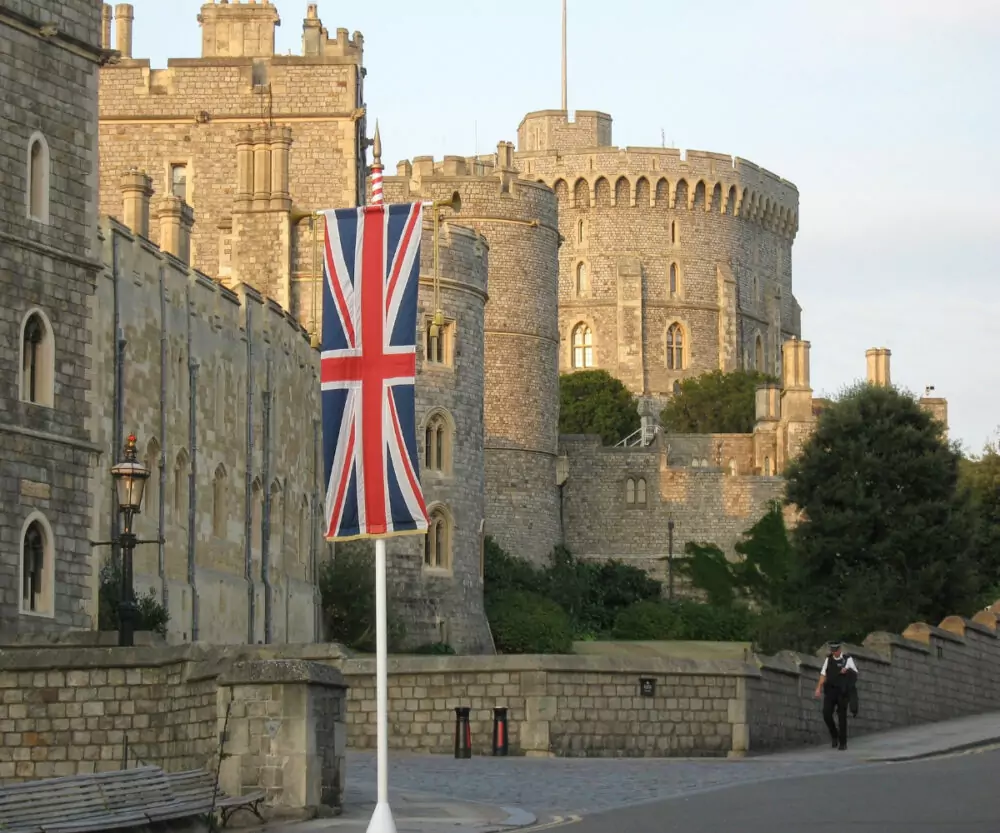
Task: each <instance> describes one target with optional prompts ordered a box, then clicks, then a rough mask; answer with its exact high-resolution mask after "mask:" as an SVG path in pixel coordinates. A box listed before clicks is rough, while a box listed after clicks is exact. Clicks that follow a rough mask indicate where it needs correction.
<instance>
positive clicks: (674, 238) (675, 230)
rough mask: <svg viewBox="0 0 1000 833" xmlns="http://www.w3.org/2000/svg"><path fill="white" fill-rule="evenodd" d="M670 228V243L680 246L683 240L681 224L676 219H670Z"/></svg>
mask: <svg viewBox="0 0 1000 833" xmlns="http://www.w3.org/2000/svg"><path fill="white" fill-rule="evenodd" d="M668 230H669V233H670V245H671V246H679V245H680V242H681V230H680V226H678V225H677V221H676V220H671V221H670V227H669V229H668Z"/></svg>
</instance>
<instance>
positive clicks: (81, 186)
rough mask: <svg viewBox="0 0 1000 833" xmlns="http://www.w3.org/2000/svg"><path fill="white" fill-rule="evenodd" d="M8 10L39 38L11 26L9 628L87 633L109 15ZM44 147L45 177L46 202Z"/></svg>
mask: <svg viewBox="0 0 1000 833" xmlns="http://www.w3.org/2000/svg"><path fill="white" fill-rule="evenodd" d="M4 9H5V10H6V11H9V12H11V13H13V14H15V15H20V16H21V17H22V19H23V20H24V21H25V23H26V25H30V27H32V28H33V29H34V30H35V34H29V33H28V32H26V31H24V30H23V29H22V28H20V27H18V28H15V27H13V26H9V25H7V24H6V23H2V22H0V43H2V44H3V49H0V77H2V78H3V100H4V117H3V119H2V120H0V170H2V171H3V175H2V176H0V296H2V298H3V300H2V302H0V627H8V628H12V629H15V630H25V631H40V630H54V629H62V628H67V627H85V626H86V625H87V624H88V623H89V617H88V615H87V609H86V607H87V603H88V597H89V594H90V576H89V571H90V567H89V564H88V561H87V558H88V554H89V552H90V545H89V542H88V534H87V533H88V515H89V502H90V496H89V495H88V493H87V490H86V482H87V480H86V478H87V473H88V470H89V467H90V466H91V465H93V464H95V463H96V462H97V460H98V455H97V453H96V451H95V449H94V447H93V446H92V444H91V443H90V442H89V439H88V436H87V421H88V419H89V418H90V414H91V405H90V402H89V401H88V398H87V392H88V389H89V387H90V384H91V377H90V374H89V369H88V364H87V356H86V347H87V343H88V341H89V339H90V337H91V336H90V333H91V324H92V322H91V312H90V309H89V301H90V298H91V297H92V296H93V294H94V290H95V283H96V275H97V272H98V271H99V270H100V263H99V257H98V253H97V252H96V251H95V244H96V232H97V212H96V197H97V194H96V189H97V98H96V96H97V73H98V60H99V54H100V49H99V46H100V25H101V14H100V7H99V6H98V5H95V4H94V3H91V2H84V0H65V1H64V2H52V0H13V1H12V2H5V3H4ZM44 24H54V25H55V27H56V28H57V30H58V31H57V33H56V34H55V35H53V36H52V37H43V36H41V35H40V34H38V27H41V26H43V25H44ZM33 143H37V144H33ZM33 146H34V147H36V150H37V156H36V167H35V168H34V170H36V171H37V172H38V173H39V174H40V176H39V177H37V178H36V182H37V183H38V185H39V186H40V187H39V189H38V194H37V195H36V199H35V202H34V203H33V202H32V201H31V198H30V193H31V181H30V172H31V170H32V168H31V167H30V166H31V163H30V158H31V151H32V147H33ZM38 197H41V199H38ZM36 314H37V316H38V319H40V320H42V321H44V327H43V328H42V331H43V332H42V341H41V342H40V345H39V350H40V359H39V362H38V365H37V366H38V367H39V384H38V386H37V391H36V394H37V395H36V398H35V399H34V401H27V400H29V399H30V395H26V392H27V386H24V387H22V384H23V380H22V367H23V364H22V360H23V353H22V346H23V334H24V332H25V326H26V324H27V322H28V321H29V319H31V317H32V316H34V315H36ZM32 524H34V527H32ZM29 529H41V530H42V545H43V552H44V561H43V565H42V569H41V570H40V571H39V576H38V577H39V579H40V581H39V584H38V586H37V587H36V588H35V589H36V590H38V591H39V592H38V595H37V597H36V594H35V593H32V594H31V595H32V596H33V597H36V601H37V604H36V605H35V607H34V609H32V605H31V602H30V601H29V603H28V604H27V605H26V606H25V605H24V604H23V600H22V588H23V586H24V585H23V583H22V582H23V578H24V576H23V572H22V567H23V566H24V565H23V561H22V545H23V543H24V541H25V537H26V534H27V533H28V531H29ZM29 571H30V567H29Z"/></svg>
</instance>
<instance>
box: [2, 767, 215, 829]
mask: <svg viewBox="0 0 1000 833" xmlns="http://www.w3.org/2000/svg"><path fill="white" fill-rule="evenodd" d="M206 774H207V773H206ZM211 805H212V802H211V796H209V798H208V800H207V801H205V800H201V801H199V800H197V798H196V797H194V796H191V797H187V796H185V797H179V796H177V795H175V794H174V793H173V792H172V791H171V788H170V783H169V781H168V778H167V774H166V773H165V772H164V771H163V770H162V769H160V767H155V766H144V767H138V768H136V769H125V770H115V771H113V772H99V773H93V774H87V775H70V776H67V777H64V778H48V779H43V780H39V781H25V782H22V783H18V784H9V785H7V786H0V831H2V833H91V831H100V830H114V829H120V828H123V827H137V826H143V825H146V824H148V823H150V822H152V821H167V820H170V819H181V818H191V817H193V816H199V815H207V814H208V813H209V812H210V811H211Z"/></svg>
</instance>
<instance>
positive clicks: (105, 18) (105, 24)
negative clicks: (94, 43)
mask: <svg viewBox="0 0 1000 833" xmlns="http://www.w3.org/2000/svg"><path fill="white" fill-rule="evenodd" d="M113 13H114V12H113V11H112V9H111V5H110V4H108V3H104V4H103V5H102V6H101V49H110V48H111V15H112V14H113Z"/></svg>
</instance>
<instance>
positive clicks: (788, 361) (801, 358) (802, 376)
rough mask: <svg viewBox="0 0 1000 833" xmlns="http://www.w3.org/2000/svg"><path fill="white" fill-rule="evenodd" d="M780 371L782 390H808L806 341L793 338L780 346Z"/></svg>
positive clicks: (807, 345) (807, 343) (807, 351)
mask: <svg viewBox="0 0 1000 833" xmlns="http://www.w3.org/2000/svg"><path fill="white" fill-rule="evenodd" d="M781 370H782V376H783V380H782V387H783V388H784V390H810V388H809V342H808V341H802V340H800V339H797V338H795V337H794V336H793V337H792V338H790V339H789V340H788V341H786V342H785V343H784V344H783V345H782V347H781Z"/></svg>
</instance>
